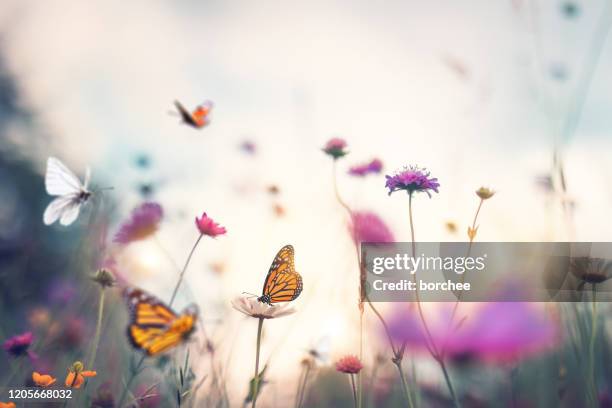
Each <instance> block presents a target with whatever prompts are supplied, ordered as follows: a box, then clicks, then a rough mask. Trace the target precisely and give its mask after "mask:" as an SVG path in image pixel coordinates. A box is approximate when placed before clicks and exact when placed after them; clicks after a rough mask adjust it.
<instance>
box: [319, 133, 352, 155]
mask: <svg viewBox="0 0 612 408" xmlns="http://www.w3.org/2000/svg"><path fill="white" fill-rule="evenodd" d="M345 149H346V141H345V140H344V139H340V138H339V137H334V138H332V139H329V140H328V141H327V143H326V144H325V146H324V147H323V151H324V152H325V153H326V154H328V155H330V156H331V157H333V158H334V160H336V159H338V158H340V157H342V156H346V155H347V154H348V152H347V151H346V150H345Z"/></svg>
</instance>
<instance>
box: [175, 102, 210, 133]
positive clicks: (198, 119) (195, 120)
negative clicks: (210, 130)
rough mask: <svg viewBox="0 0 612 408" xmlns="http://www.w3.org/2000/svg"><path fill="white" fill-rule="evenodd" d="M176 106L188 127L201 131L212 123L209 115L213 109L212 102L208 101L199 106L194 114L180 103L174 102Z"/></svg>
mask: <svg viewBox="0 0 612 408" xmlns="http://www.w3.org/2000/svg"><path fill="white" fill-rule="evenodd" d="M174 106H176V109H177V110H178V113H179V114H180V115H181V119H182V120H183V123H185V124H186V125H189V126H192V127H194V128H196V129H201V128H203V127H204V126H206V125H208V124H209V123H210V119H209V118H208V115H209V114H210V111H211V109H212V107H213V104H212V102H211V101H206V102H204V103H202V104H201V105H198V106H197V107H196V108H195V109H194V111H193V112H189V111H188V110H187V109H186V108H185V107H184V106H183V105H182V104H181V103H180V102H179V101H174Z"/></svg>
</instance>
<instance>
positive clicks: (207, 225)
mask: <svg viewBox="0 0 612 408" xmlns="http://www.w3.org/2000/svg"><path fill="white" fill-rule="evenodd" d="M195 223H196V227H198V230H199V231H200V234H202V235H208V236H209V237H212V238H214V237H216V236H217V235H223V234H225V233H226V232H227V230H226V229H225V227H222V226H220V225H219V224H217V223H216V222H215V221H214V220H213V219H212V218H210V217H209V216H208V215H206V213H202V216H201V217H200V218H198V217H196V219H195Z"/></svg>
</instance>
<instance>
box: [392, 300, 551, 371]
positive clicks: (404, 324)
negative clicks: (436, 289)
mask: <svg viewBox="0 0 612 408" xmlns="http://www.w3.org/2000/svg"><path fill="white" fill-rule="evenodd" d="M452 308H453V304H451V303H449V304H445V305H444V307H443V308H442V309H441V310H440V314H439V315H438V316H436V317H438V318H437V319H431V318H430V319H428V320H427V324H428V328H429V331H430V333H431V336H432V339H433V342H434V344H435V345H436V348H437V349H438V350H440V349H442V348H444V350H445V352H446V355H447V356H449V357H450V358H455V359H466V358H468V359H469V358H474V359H478V360H482V361H516V360H518V359H520V358H524V357H528V356H530V355H534V354H537V353H540V352H544V351H546V349H549V348H552V347H553V346H554V345H556V344H557V342H558V340H559V328H558V324H557V321H556V320H555V319H554V318H551V316H550V315H549V314H548V313H546V312H544V311H543V310H539V309H538V308H537V305H536V304H531V303H527V302H484V303H480V304H477V305H475V309H474V310H471V311H470V312H468V315H467V316H466V317H465V318H464V319H462V318H461V317H457V318H455V320H454V322H453V324H452V326H451V325H450V324H449V320H450V316H451V310H452ZM430 317H431V316H430ZM389 330H390V333H391V336H392V337H393V338H394V339H395V340H396V341H398V342H400V343H403V342H405V343H406V344H407V346H408V348H409V349H411V350H415V351H426V344H427V342H426V335H425V331H424V329H423V325H422V322H421V320H420V318H419V316H418V313H417V312H416V311H415V310H414V309H408V308H407V307H405V306H403V307H401V309H400V310H398V311H396V313H395V315H394V316H392V318H391V319H390V320H389Z"/></svg>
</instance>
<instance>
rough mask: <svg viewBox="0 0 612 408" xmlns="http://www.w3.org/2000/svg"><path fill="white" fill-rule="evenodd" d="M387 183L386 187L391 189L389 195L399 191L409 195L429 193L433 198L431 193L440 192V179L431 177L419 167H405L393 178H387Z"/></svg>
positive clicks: (425, 170)
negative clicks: (404, 191)
mask: <svg viewBox="0 0 612 408" xmlns="http://www.w3.org/2000/svg"><path fill="white" fill-rule="evenodd" d="M385 177H386V179H387V182H386V183H385V187H387V188H388V189H389V195H391V193H394V192H395V191H399V190H406V191H407V192H408V194H410V195H412V193H415V192H416V193H421V192H423V193H427V195H428V196H429V197H431V191H435V192H436V193H437V192H438V187H440V183H438V179H437V178H435V177H430V173H429V171H427V169H424V168H423V169H421V168H419V167H418V166H409V167H404V168H403V169H402V170H400V171H398V172H396V173H395V175H393V176H389V175H387V176H385Z"/></svg>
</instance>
